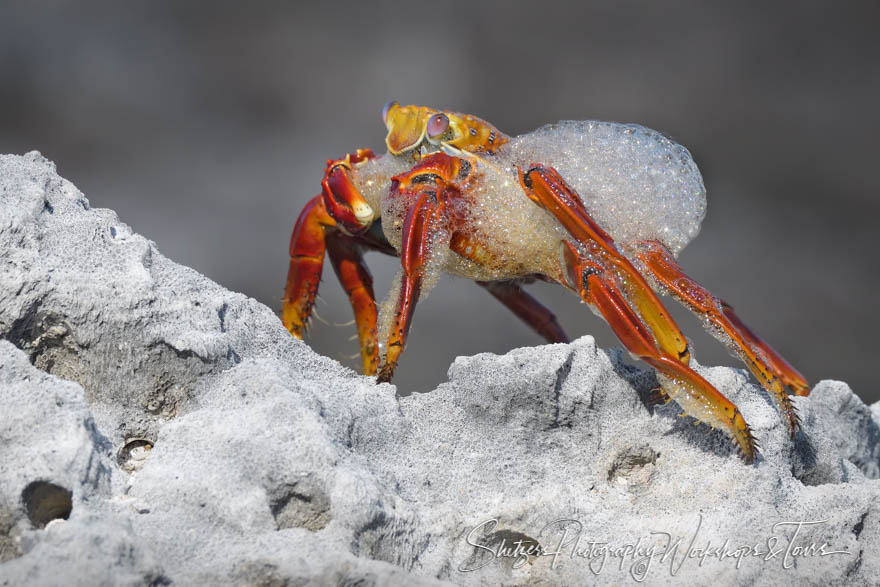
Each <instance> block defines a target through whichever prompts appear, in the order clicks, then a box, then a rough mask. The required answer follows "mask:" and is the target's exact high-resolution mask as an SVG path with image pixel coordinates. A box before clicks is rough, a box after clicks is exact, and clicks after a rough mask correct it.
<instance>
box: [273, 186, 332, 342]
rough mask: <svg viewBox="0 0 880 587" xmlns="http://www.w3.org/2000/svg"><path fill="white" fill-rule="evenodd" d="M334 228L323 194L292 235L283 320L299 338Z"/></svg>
mask: <svg viewBox="0 0 880 587" xmlns="http://www.w3.org/2000/svg"><path fill="white" fill-rule="evenodd" d="M333 226H336V221H335V220H334V219H333V217H331V216H330V215H329V214H328V213H327V209H326V208H325V207H324V199H323V197H322V196H320V195H319V196H315V197H314V198H312V199H311V200H310V201H309V203H308V204H306V207H305V208H303V211H302V212H301V213H300V215H299V218H298V219H297V221H296V225H295V226H294V228H293V234H292V235H291V236H290V267H289V269H288V272H287V284H286V285H285V288H284V305H283V306H282V309H281V321H282V322H284V326H285V328H287V330H289V331H290V333H291V334H292V335H293V336H295V337H296V338H302V336H303V331H304V330H305V328H306V324H307V323H308V320H309V316H310V315H311V313H312V307H313V306H314V304H315V296H316V295H317V294H318V284H319V283H320V282H321V269H322V268H323V265H324V250H325V249H326V242H325V241H326V235H325V230H326V227H333Z"/></svg>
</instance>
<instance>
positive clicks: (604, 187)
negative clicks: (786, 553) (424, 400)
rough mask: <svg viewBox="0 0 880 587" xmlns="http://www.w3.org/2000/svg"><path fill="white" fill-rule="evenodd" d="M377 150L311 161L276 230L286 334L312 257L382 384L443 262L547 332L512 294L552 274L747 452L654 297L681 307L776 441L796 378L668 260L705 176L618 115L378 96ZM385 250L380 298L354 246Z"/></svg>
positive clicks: (550, 323) (667, 385)
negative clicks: (772, 424)
mask: <svg viewBox="0 0 880 587" xmlns="http://www.w3.org/2000/svg"><path fill="white" fill-rule="evenodd" d="M382 118H383V121H384V123H385V126H386V128H387V130H388V133H387V136H386V139H385V144H386V147H387V153H386V154H384V155H381V156H377V155H376V154H375V153H373V152H372V151H371V150H369V149H360V150H357V151H355V152H354V153H351V154H349V155H346V156H345V157H343V158H341V159H333V160H330V161H328V163H327V166H326V169H325V171H324V178H323V181H322V184H321V186H322V190H321V193H320V194H318V195H317V196H315V197H314V198H313V199H312V200H310V201H309V202H308V203H307V204H306V206H305V208H304V209H303V211H302V213H301V214H300V215H299V218H298V219H297V221H296V224H295V227H294V229H293V234H292V236H291V241H290V266H289V272H288V276H287V283H286V288H285V295H284V301H283V308H282V321H283V323H284V325H285V327H286V328H287V329H288V330H289V331H290V333H291V334H292V335H293V336H295V337H297V338H302V336H303V334H304V332H305V329H306V326H307V323H308V320H309V317H310V315H311V313H312V308H313V305H314V301H315V297H316V295H317V292H318V285H319V282H320V279H321V272H322V267H323V262H324V256H325V254H326V255H327V256H329V258H330V263H331V264H332V266H333V268H334V270H335V272H336V275H337V276H338V278H339V280H340V282H341V284H342V286H343V288H344V290H345V292H346V294H347V295H348V298H349V301H350V303H351V305H352V308H353V310H354V317H355V323H356V325H357V332H358V338H359V341H360V354H361V359H362V367H363V372H364V374H365V375H371V376H372V375H375V376H376V378H377V380H378V381H379V382H388V381H390V380H391V378H392V376H393V373H394V369H395V366H396V365H397V363H398V360H399V359H400V356H401V354H402V353H403V350H404V346H405V344H406V338H407V334H408V332H409V328H410V324H411V322H412V318H413V313H414V310H415V307H416V304H417V302H418V301H419V298H420V297H424V296H425V295H427V293H428V292H429V291H430V289H431V288H432V287H433V286H434V284H435V283H436V282H437V280H438V278H439V276H440V275H441V274H443V273H447V274H452V275H457V276H460V277H465V278H468V279H472V280H474V281H476V283H477V284H478V285H480V286H482V287H483V288H485V289H486V290H488V292H489V293H490V294H491V295H493V296H494V297H495V298H497V299H498V300H499V301H500V302H501V303H502V304H504V305H505V306H507V307H508V308H509V309H510V310H511V311H512V312H513V314H514V315H516V316H517V317H518V318H520V319H521V320H522V321H524V322H525V323H526V324H527V325H528V326H530V327H531V328H532V329H534V330H535V331H536V332H537V333H538V334H540V335H541V336H542V337H543V338H544V339H545V340H547V341H548V342H551V343H557V342H568V340H569V339H568V337H567V335H566V333H565V331H564V330H563V328H562V326H561V325H560V324H559V321H558V320H557V319H556V317H555V316H554V314H553V313H552V312H551V311H550V310H548V309H547V308H546V307H544V306H543V305H542V304H541V303H540V302H538V301H537V300H536V299H535V298H534V297H532V296H531V295H530V294H528V293H527V292H526V291H525V290H524V289H523V287H522V286H523V284H527V283H530V282H533V281H535V280H543V281H548V282H553V283H557V284H560V285H562V286H563V287H565V288H567V289H569V290H570V291H572V292H573V293H574V294H576V295H577V296H579V297H580V299H581V300H582V301H583V302H585V303H586V304H588V305H589V307H590V309H591V310H593V312H594V313H596V314H598V315H599V316H600V317H602V318H603V319H604V320H606V321H607V322H608V324H609V325H610V326H611V328H612V330H613V331H614V333H615V334H616V335H617V337H618V338H619V339H620V341H621V342H622V343H623V345H624V347H626V349H627V350H628V351H629V353H630V354H631V355H632V356H633V357H635V358H637V359H640V360H642V361H644V362H645V363H647V364H648V365H650V366H651V367H653V368H654V370H655V371H656V374H657V379H658V381H659V383H660V388H659V389H657V390H655V392H654V393H653V394H652V396H651V398H649V401H650V402H652V403H653V402H657V403H661V402H667V401H670V399H671V400H674V401H675V402H676V403H678V404H679V406H680V407H681V408H682V410H683V411H684V413H685V414H687V415H689V416H692V417H694V418H695V419H697V420H699V421H701V422H704V423H706V424H708V425H710V426H712V427H713V428H720V429H722V430H723V431H725V432H726V433H727V434H728V435H729V437H730V438H731V439H732V441H733V446H734V448H735V449H736V450H737V451H738V452H739V454H740V456H741V457H742V458H743V460H744V461H745V462H747V463H753V462H754V460H755V457H756V455H757V453H758V443H757V442H756V440H755V438H754V436H753V434H752V431H751V429H750V427H749V425H748V424H747V423H746V421H745V419H744V418H743V415H742V414H741V412H740V410H739V408H737V406H736V405H734V404H733V403H732V402H731V401H729V400H728V399H727V398H726V397H725V396H724V395H723V394H721V393H720V392H719V391H718V390H717V389H716V388H715V387H713V386H712V384H711V383H709V382H708V381H707V380H706V379H705V378H703V377H702V376H701V375H700V374H698V373H697V372H696V371H695V370H694V369H693V368H692V367H691V366H690V355H691V353H690V348H689V343H688V340H687V338H685V336H684V334H682V332H681V330H680V329H679V327H678V326H677V325H676V323H675V322H674V321H673V319H672V318H671V317H670V315H669V313H668V311H667V310H666V309H665V308H664V306H663V305H662V303H661V301H660V299H659V297H658V294H664V295H669V296H671V297H673V298H675V299H676V300H677V301H679V302H681V303H682V304H684V305H685V306H686V307H688V308H689V309H690V310H691V311H693V312H694V313H695V314H696V315H697V316H698V317H700V318H701V320H702V322H703V324H704V326H705V327H706V328H707V330H709V331H710V333H711V334H713V335H714V336H715V337H716V338H718V339H719V340H721V341H722V342H723V343H724V344H726V345H727V346H728V347H729V348H730V349H731V350H732V351H733V352H734V353H735V354H736V355H738V356H739V357H740V358H741V359H742V361H743V362H744V363H745V364H746V366H747V367H748V369H749V370H750V371H751V372H752V373H753V374H754V376H755V378H756V379H757V380H758V382H759V383H760V384H761V386H762V387H763V388H764V389H765V390H766V391H767V392H768V393H769V394H770V395H771V396H772V397H773V398H774V399H775V401H776V403H777V404H778V406H779V409H780V412H781V415H782V419H783V420H784V421H785V423H786V426H787V428H788V430H789V432H790V434H791V437H792V438H794V434H795V432H796V430H797V428H798V426H799V424H800V423H799V419H798V415H797V412H796V410H795V408H794V405H793V403H792V401H791V398H790V394H794V395H801V396H803V395H807V394H808V393H809V390H810V388H809V385H808V383H807V381H806V380H805V379H804V377H803V376H802V375H801V374H800V373H799V372H798V371H797V370H796V369H795V368H794V367H792V366H791V365H790V364H789V363H788V362H787V361H786V360H785V359H784V358H783V357H782V356H781V355H780V354H779V353H777V352H776V351H774V350H773V349H772V348H771V347H770V346H769V345H768V344H767V343H766V342H765V341H764V340H762V339H761V338H760V337H759V336H758V335H756V334H755V333H754V332H753V331H752V330H750V329H749V328H748V327H747V326H746V325H745V324H744V323H743V321H742V320H740V318H739V317H738V316H737V314H736V313H735V312H734V310H733V308H732V307H731V306H730V305H729V304H727V303H726V302H724V301H722V300H721V299H719V298H717V297H715V296H714V295H712V294H711V293H709V292H708V291H707V290H706V289H705V288H704V287H703V286H701V285H700V284H699V283H697V282H696V281H695V280H694V279H692V278H691V277H688V276H687V275H686V274H685V273H684V271H683V270H682V268H681V267H680V266H679V265H678V263H677V261H676V258H677V255H678V253H679V252H680V251H681V249H682V248H683V247H684V246H685V245H686V244H687V243H688V242H689V241H690V240H692V239H693V237H694V236H696V234H697V233H698V231H699V227H700V223H701V221H702V219H703V217H704V215H705V188H704V187H703V182H702V177H701V175H700V173H699V171H698V169H697V167H696V164H695V163H694V162H693V159H692V158H691V155H690V153H689V152H688V151H687V149H685V148H684V147H682V146H680V145H678V144H676V143H675V142H673V141H672V140H671V139H669V138H667V137H666V136H664V135H662V134H660V133H658V132H656V131H653V130H650V129H647V128H645V127H643V126H640V125H634V124H617V123H606V122H598V121H585V122H574V121H566V122H560V123H557V124H551V125H547V126H544V127H542V128H540V129H538V130H536V131H533V132H531V133H528V134H525V135H521V136H518V137H511V136H508V135H506V134H504V133H503V132H501V131H500V130H498V129H497V128H496V127H494V126H493V125H492V124H490V123H488V122H486V121H484V120H482V119H480V118H477V117H475V116H471V115H468V114H460V113H456V112H452V111H447V110H437V109H433V108H429V107H424V106H401V105H400V104H398V103H397V102H389V103H388V104H386V106H385V108H384V109H383V114H382ZM367 251H380V252H382V253H386V254H389V255H394V256H398V257H400V261H401V270H400V272H399V273H398V276H397V278H396V280H395V283H394V285H393V286H392V288H391V292H390V293H389V296H388V299H387V300H386V301H385V302H384V304H383V305H382V307H381V311H380V308H379V306H377V304H376V300H375V295H374V293H373V283H372V278H371V276H370V273H369V270H368V269H367V266H366V265H365V263H364V259H363V254H364V253H365V252H367Z"/></svg>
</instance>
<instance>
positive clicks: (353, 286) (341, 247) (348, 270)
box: [327, 233, 379, 375]
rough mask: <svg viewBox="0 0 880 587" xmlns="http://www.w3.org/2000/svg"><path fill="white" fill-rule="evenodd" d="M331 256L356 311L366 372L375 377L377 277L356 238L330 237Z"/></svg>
mask: <svg viewBox="0 0 880 587" xmlns="http://www.w3.org/2000/svg"><path fill="white" fill-rule="evenodd" d="M327 254H328V256H329V257H330V262H331V263H332V265H333V269H334V270H335V271H336V277H338V278H339V282H340V283H341V284H342V288H343V289H344V290H345V293H346V295H347V296H348V301H349V302H350V303H351V307H352V310H353V311H354V319H355V323H356V324H357V331H358V340H359V342H360V349H361V362H362V365H363V373H364V375H375V374H376V369H377V368H378V366H379V345H378V342H377V338H376V337H377V330H376V317H377V313H376V297H375V295H374V294H373V277H372V276H371V275H370V270H369V269H368V268H367V265H366V263H364V257H363V254H362V252H361V249H360V246H359V245H358V244H357V242H356V240H355V239H353V238H351V237H347V236H345V235H342V234H339V233H336V234H333V235H329V236H328V237H327Z"/></svg>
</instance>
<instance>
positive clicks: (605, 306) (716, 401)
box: [563, 242, 757, 463]
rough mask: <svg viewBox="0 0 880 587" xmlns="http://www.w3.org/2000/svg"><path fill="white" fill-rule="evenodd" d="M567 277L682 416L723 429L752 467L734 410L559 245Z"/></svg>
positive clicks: (610, 282) (609, 284)
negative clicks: (649, 368) (647, 369)
mask: <svg viewBox="0 0 880 587" xmlns="http://www.w3.org/2000/svg"><path fill="white" fill-rule="evenodd" d="M563 246H564V248H563V254H564V258H565V263H566V265H567V268H568V270H569V273H570V274H571V275H572V276H574V277H575V284H573V285H574V286H575V288H576V289H577V291H578V293H579V294H580V296H581V298H582V299H583V300H584V301H585V302H587V303H588V304H590V305H591V306H593V307H594V308H596V309H597V310H598V311H599V312H600V313H601V314H602V316H603V317H604V318H605V320H606V321H607V322H608V324H609V325H610V326H611V329H612V330H613V331H614V333H615V334H616V335H617V337H618V338H619V339H620V341H621V342H622V343H623V344H624V346H626V348H627V350H629V352H630V353H632V354H633V355H635V356H637V357H638V358H640V359H641V360H643V361H645V362H646V363H648V364H649V365H651V366H652V367H654V368H655V369H656V370H657V371H658V372H659V374H660V375H661V380H662V381H663V383H665V385H664V389H663V390H664V391H665V392H666V393H668V394H669V395H670V396H671V397H672V398H673V399H674V400H675V401H676V402H677V403H678V404H679V405H680V406H681V407H682V409H684V411H685V412H686V413H687V414H688V415H690V416H693V417H694V418H697V419H698V420H701V421H703V422H705V423H707V424H709V425H711V426H713V427H716V426H717V427H720V428H723V429H724V430H726V431H727V432H728V434H730V436H731V437H732V438H733V439H734V441H735V442H736V445H737V448H738V450H739V452H740V455H741V456H742V458H743V460H745V461H746V462H747V463H752V462H754V460H755V455H756V454H757V443H756V442H755V439H754V438H753V437H752V433H751V430H750V428H749V425H748V424H746V421H745V419H744V418H743V417H742V414H741V413H740V411H739V409H738V408H737V407H736V406H735V405H734V404H733V403H732V402H731V401H730V400H728V399H727V398H726V397H724V396H723V395H722V394H721V393H720V392H719V391H718V390H717V389H715V388H714V387H713V386H712V384H711V383H709V382H708V381H706V380H705V379H704V378H703V377H701V376H700V375H699V374H698V373H697V372H696V371H694V370H693V369H691V368H690V367H688V366H687V365H684V364H683V363H681V361H679V360H678V358H677V357H674V356H672V355H670V354H668V353H667V352H665V351H664V349H662V348H660V347H659V346H658V345H657V344H656V343H655V341H654V338H653V337H652V336H651V332H650V331H649V329H648V326H647V325H646V324H645V323H644V322H643V321H642V320H641V319H640V317H639V315H638V314H636V312H635V311H634V310H633V309H632V308H631V307H630V305H629V302H628V301H627V299H626V297H625V296H624V294H623V292H622V291H620V289H619V288H618V286H617V284H616V282H615V279H614V277H613V276H609V275H608V274H607V273H606V272H605V270H604V269H603V268H602V267H601V266H599V265H597V264H596V263H593V262H592V261H589V260H586V259H584V258H583V257H581V256H580V254H579V253H578V251H577V249H575V248H574V246H572V245H571V244H570V243H568V242H565V243H564V244H563Z"/></svg>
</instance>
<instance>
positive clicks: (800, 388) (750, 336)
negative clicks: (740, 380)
mask: <svg viewBox="0 0 880 587" xmlns="http://www.w3.org/2000/svg"><path fill="white" fill-rule="evenodd" d="M637 257H638V258H639V259H640V260H641V261H642V263H644V265H645V267H646V268H647V270H648V271H649V272H650V274H651V275H652V276H653V277H654V279H656V280H657V282H658V283H659V284H660V285H662V286H663V287H665V288H667V289H668V290H669V291H670V293H671V294H672V295H673V296H674V297H675V298H676V299H677V300H679V301H680V302H681V303H682V304H683V305H685V306H686V307H688V308H689V309H690V310H691V311H693V312H694V313H695V314H698V315H701V316H704V317H705V318H706V319H708V320H709V322H710V323H711V324H712V325H713V326H714V328H709V331H710V332H711V333H712V334H713V335H715V336H716V338H719V339H720V340H721V341H722V342H726V343H727V345H728V346H729V347H730V348H731V349H732V350H734V351H735V352H736V353H737V354H738V355H739V356H740V357H741V358H742V360H743V362H744V363H745V364H746V365H747V366H748V367H749V370H750V371H751V372H752V373H753V374H754V375H755V378H756V379H757V380H758V381H760V382H761V385H762V386H763V387H764V389H766V390H767V391H768V392H769V393H770V394H772V395H773V397H774V398H776V401H777V403H778V404H779V406H780V408H781V409H782V412H783V414H784V415H785V419H786V423H787V425H788V427H789V430H790V431H791V435H792V436H794V433H795V430H796V428H797V426H798V424H799V420H798V416H797V412H795V409H794V406H793V405H792V403H791V399H790V398H789V397H788V394H787V390H789V389H790V390H792V391H793V392H794V393H795V394H797V395H807V394H808V393H809V392H810V387H809V384H808V383H807V381H806V379H804V377H803V375H801V374H800V373H798V371H797V370H796V369H795V368H794V367H792V366H791V365H790V364H789V363H788V361H786V360H785V359H784V358H782V356H781V355H779V353H777V352H776V351H774V350H773V349H772V348H771V347H770V345H768V344H767V343H766V342H764V341H763V340H762V339H761V338H759V337H758V336H757V335H756V334H755V333H754V332H752V331H751V330H750V329H749V328H748V327H747V326H746V325H745V324H743V322H742V320H740V319H739V317H738V316H737V315H736V314H735V313H734V311H733V308H732V307H730V305H728V304H727V303H725V302H724V301H722V300H720V299H718V298H716V297H715V296H713V295H712V294H711V293H709V291H707V290H706V289H705V288H704V287H703V286H702V285H700V284H699V283H697V282H696V281H694V280H693V279H691V278H690V277H688V276H687V275H685V273H684V271H682V269H681V267H680V266H679V265H678V263H676V261H675V258H674V257H673V256H672V253H670V252H669V250H668V249H667V248H666V247H665V246H663V245H662V244H661V243H659V242H656V241H646V242H642V243H639V252H638V253H637ZM725 338H727V341H726V340H725ZM728 341H729V342H728Z"/></svg>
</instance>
